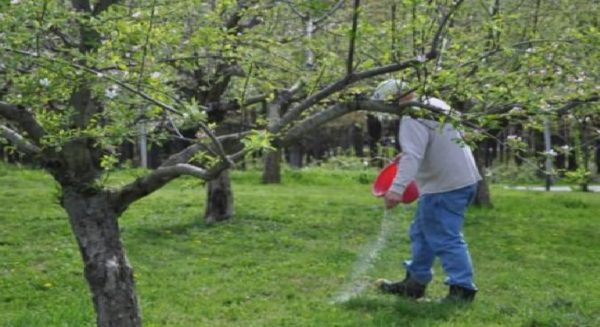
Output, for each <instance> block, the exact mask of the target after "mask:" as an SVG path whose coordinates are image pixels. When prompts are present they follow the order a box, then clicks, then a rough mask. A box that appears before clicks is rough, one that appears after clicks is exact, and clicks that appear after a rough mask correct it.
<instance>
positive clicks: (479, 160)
mask: <svg viewBox="0 0 600 327" xmlns="http://www.w3.org/2000/svg"><path fill="white" fill-rule="evenodd" d="M485 153H486V146H485V142H480V143H479V145H478V148H477V151H475V163H476V164H477V170H479V174H480V175H481V180H480V181H479V183H478V185H477V194H476V195H475V200H474V201H473V204H474V205H476V206H478V207H482V208H493V207H494V205H493V204H492V198H491V196H490V188H489V185H488V182H487V179H486V177H485V165H484V162H485Z"/></svg>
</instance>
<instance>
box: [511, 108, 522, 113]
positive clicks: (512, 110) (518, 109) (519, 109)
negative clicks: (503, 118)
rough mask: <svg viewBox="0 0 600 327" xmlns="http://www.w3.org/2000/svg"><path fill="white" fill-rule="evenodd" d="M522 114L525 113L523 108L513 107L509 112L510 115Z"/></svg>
mask: <svg viewBox="0 0 600 327" xmlns="http://www.w3.org/2000/svg"><path fill="white" fill-rule="evenodd" d="M520 112H523V108H521V107H513V108H512V109H510V111H509V113H511V114H518V113H520Z"/></svg>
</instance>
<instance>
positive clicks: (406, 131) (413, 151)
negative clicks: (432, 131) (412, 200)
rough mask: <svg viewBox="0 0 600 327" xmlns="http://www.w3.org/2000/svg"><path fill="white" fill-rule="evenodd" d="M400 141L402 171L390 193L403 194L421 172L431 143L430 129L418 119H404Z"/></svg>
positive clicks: (397, 174) (399, 172)
mask: <svg viewBox="0 0 600 327" xmlns="http://www.w3.org/2000/svg"><path fill="white" fill-rule="evenodd" d="M399 139H400V145H401V146H402V157H401V158H400V167H399V168H400V169H398V172H397V173H396V178H395V179H394V182H393V183H392V187H391V188H390V191H392V192H396V193H399V194H402V193H404V189H405V188H406V186H407V185H408V183H410V181H412V180H413V179H414V178H415V176H416V175H417V172H418V171H419V167H420V166H421V162H422V161H423V157H424V156H425V151H426V150H427V143H428V142H429V129H428V128H427V126H425V125H424V124H422V123H421V122H419V121H417V120H416V119H413V118H410V117H404V118H402V121H401V122H400V132H399Z"/></svg>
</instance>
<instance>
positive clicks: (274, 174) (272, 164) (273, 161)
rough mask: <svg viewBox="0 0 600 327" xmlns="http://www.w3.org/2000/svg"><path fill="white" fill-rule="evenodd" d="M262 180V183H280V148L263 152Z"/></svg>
mask: <svg viewBox="0 0 600 327" xmlns="http://www.w3.org/2000/svg"><path fill="white" fill-rule="evenodd" d="M262 182H263V183H264V184H279V183H281V149H280V148H277V149H276V150H275V151H267V153H266V154H265V167H264V169H263V176H262Z"/></svg>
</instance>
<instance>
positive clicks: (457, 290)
mask: <svg viewBox="0 0 600 327" xmlns="http://www.w3.org/2000/svg"><path fill="white" fill-rule="evenodd" d="M476 293H477V290H473V289H470V288H465V287H461V286H458V285H450V291H449V292H448V295H447V296H446V297H445V298H444V299H443V300H442V302H444V303H471V302H473V300H475V294H476Z"/></svg>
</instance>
